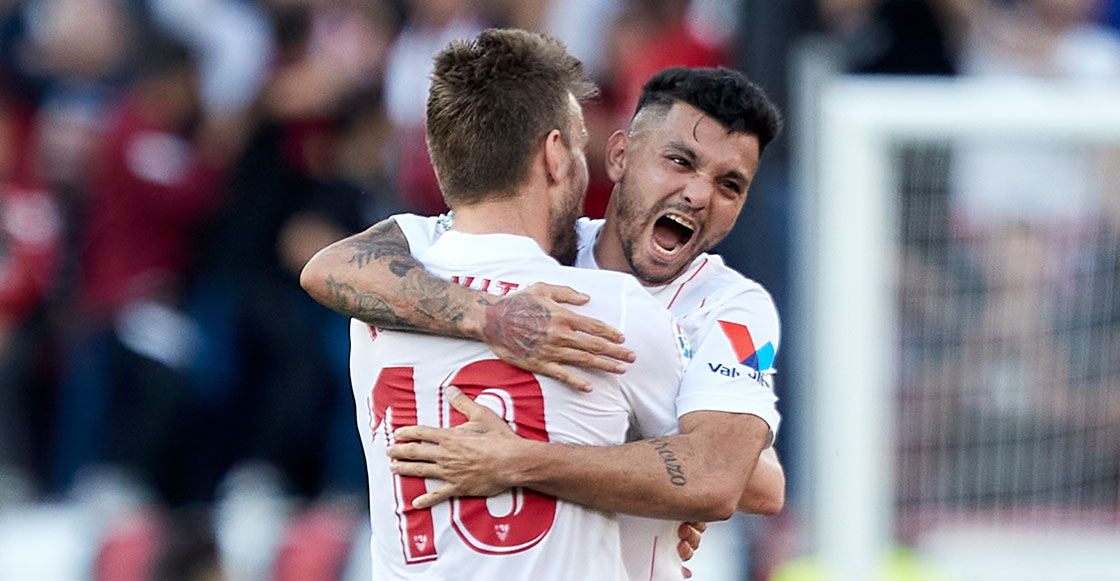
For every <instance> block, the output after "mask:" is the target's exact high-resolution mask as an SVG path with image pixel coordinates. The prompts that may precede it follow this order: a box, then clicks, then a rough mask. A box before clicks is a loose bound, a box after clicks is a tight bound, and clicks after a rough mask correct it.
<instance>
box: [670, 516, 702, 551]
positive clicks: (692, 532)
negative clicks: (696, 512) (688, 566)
mask: <svg viewBox="0 0 1120 581" xmlns="http://www.w3.org/2000/svg"><path fill="white" fill-rule="evenodd" d="M702 524H703V525H704V526H705V527H706V526H707V525H706V524H704V523H688V522H686V523H681V525H680V526H679V527H677V536H678V537H680V539H681V542H684V543H688V545H689V547H690V548H691V549H692V550H694V551H695V550H696V549H698V548H700V533H701V532H703V529H702V528H700V527H698V526H697V525H702ZM682 556H683V555H682Z"/></svg>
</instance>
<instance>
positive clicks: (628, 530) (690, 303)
mask: <svg viewBox="0 0 1120 581" xmlns="http://www.w3.org/2000/svg"><path fill="white" fill-rule="evenodd" d="M396 222H397V225H398V226H399V227H400V228H401V231H402V232H404V234H405V237H406V238H408V242H409V247H410V248H411V249H412V252H413V253H414V254H416V253H422V252H423V251H424V249H425V248H427V247H428V246H430V245H431V244H433V243H434V242H435V241H436V240H437V239H439V237H440V235H441V234H443V233H444V232H446V230H447V226H448V222H449V221H448V220H446V219H442V220H441V219H439V218H434V217H419V216H414V215H402V216H397V217H396ZM602 226H603V220H589V219H587V218H581V219H580V220H579V223H578V225H577V230H578V245H579V253H578V255H577V258H576V266H577V267H580V268H582V269H589V270H598V269H599V266H598V264H597V263H596V261H595V257H594V254H593V247H594V244H595V240H596V239H597V238H598V235H599V231H600V229H601V228H602ZM645 288H646V291H647V292H649V293H650V294H651V295H653V296H654V298H656V299H657V300H658V301H659V302H660V303H661V304H662V306H664V307H665V308H667V309H669V311H670V312H671V313H672V314H673V315H674V316H675V317H676V318H677V320H678V322H679V324H680V326H681V328H682V330H683V332H684V334H685V337H686V338H687V340H688V344H689V345H690V349H691V353H690V355H691V363H689V365H688V367H687V368H686V369H685V373H684V379H683V380H682V382H681V384H680V389H679V390H678V392H677V398H676V402H675V403H676V413H677V417H680V416H683V415H685V414H687V413H689V412H694V411H722V412H731V413H747V414H753V415H756V416H758V417H760V418H762V419H763V420H764V421H765V422H766V423H767V425H769V426H770V438H771V442H772V441H773V437H774V436H775V435H776V434H777V432H778V424H779V422H780V420H781V416H780V415H779V414H778V410H777V407H776V403H777V397H776V395H775V394H774V389H773V375H774V373H775V371H776V370H775V368H774V358H775V357H776V356H777V352H778V344H779V339H780V337H779V333H780V331H779V329H780V325H779V320H778V311H777V309H776V308H775V306H774V301H773V299H772V298H771V297H770V294H769V293H767V292H766V290H765V289H764V288H763V287H762V286H761V285H759V284H758V283H756V282H754V281H752V280H750V279H748V278H746V277H744V276H743V275H741V274H739V273H738V272H736V271H734V270H733V269H731V268H729V267H727V266H726V265H725V264H724V263H723V259H721V258H720V257H719V256H717V255H714V254H707V253H705V254H701V255H700V256H698V257H696V259H695V260H694V261H693V262H692V264H691V265H689V267H688V269H686V270H685V272H684V273H683V274H682V275H681V276H679V277H677V278H676V279H675V280H674V281H673V282H670V283H669V284H666V285H662V286H655V287H645ZM577 290H580V289H577ZM635 352H636V353H637V354H638V361H641V360H642V359H644V358H646V357H647V355H646V354H644V353H642V352H641V351H635ZM628 373H629V372H628ZM620 523H621V526H622V535H623V556H624V559H625V561H626V566H627V570H628V572H629V573H630V578H631V579H633V580H638V579H643V580H644V579H657V580H661V579H680V578H681V564H682V563H681V560H680V556H679V555H678V554H677V550H676V546H677V542H678V541H679V539H678V538H677V526H678V525H679V523H677V522H675V521H664V520H657V519H647V518H642V517H634V516H629V515H620Z"/></svg>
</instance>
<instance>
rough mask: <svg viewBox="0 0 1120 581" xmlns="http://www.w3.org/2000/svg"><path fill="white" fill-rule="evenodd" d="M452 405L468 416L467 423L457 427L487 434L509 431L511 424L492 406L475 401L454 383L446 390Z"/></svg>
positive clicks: (457, 428)
mask: <svg viewBox="0 0 1120 581" xmlns="http://www.w3.org/2000/svg"><path fill="white" fill-rule="evenodd" d="M444 393H446V394H447V399H448V401H449V402H451V405H452V406H453V407H454V408H455V409H457V410H459V411H460V412H462V413H463V415H465V416H467V421H466V423H463V424H460V425H459V426H457V427H456V428H455V429H456V430H465V431H470V432H475V433H478V434H485V433H489V432H508V431H510V428H509V424H507V423H506V421H505V420H503V419H502V417H501V416H499V415H498V414H496V413H494V411H493V410H491V409H490V408H488V407H486V406H484V405H482V404H480V403H478V402H476V401H474V400H473V399H471V398H470V396H468V395H466V394H464V393H463V392H462V390H460V389H459V388H458V387H455V386H454V385H449V386H448V387H447V389H446V390H445V392H444Z"/></svg>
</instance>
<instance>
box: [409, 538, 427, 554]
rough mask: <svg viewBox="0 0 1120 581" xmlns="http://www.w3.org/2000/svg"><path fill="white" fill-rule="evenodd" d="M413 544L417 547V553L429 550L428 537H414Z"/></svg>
mask: <svg viewBox="0 0 1120 581" xmlns="http://www.w3.org/2000/svg"><path fill="white" fill-rule="evenodd" d="M412 544H414V545H416V551H417V552H423V551H424V549H427V548H428V535H412Z"/></svg>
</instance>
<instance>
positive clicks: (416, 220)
mask: <svg viewBox="0 0 1120 581" xmlns="http://www.w3.org/2000/svg"><path fill="white" fill-rule="evenodd" d="M393 221H394V222H396V223H397V227H398V228H400V229H401V232H403V233H404V237H405V239H406V240H408V250H409V252H411V253H412V255H413V256H420V255H421V254H423V253H424V252H426V251H427V250H428V249H429V248H431V247H432V244H435V242H436V240H439V237H440V235H442V234H443V233H444V232H445V231H446V229H445V228H444V227H443V224H442V222H441V216H418V215H416V214H395V215H394V216H393Z"/></svg>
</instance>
